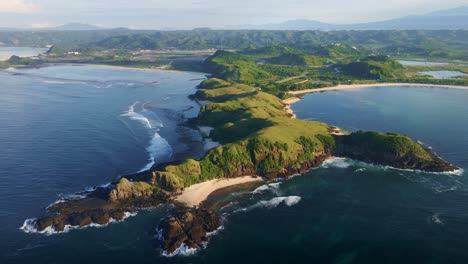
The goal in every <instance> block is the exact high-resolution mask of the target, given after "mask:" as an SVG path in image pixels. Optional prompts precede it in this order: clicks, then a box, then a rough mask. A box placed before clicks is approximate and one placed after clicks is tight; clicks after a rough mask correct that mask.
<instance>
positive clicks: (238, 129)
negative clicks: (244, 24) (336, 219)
mask: <svg viewBox="0 0 468 264" xmlns="http://www.w3.org/2000/svg"><path fill="white" fill-rule="evenodd" d="M287 52H288V54H295V55H278V54H275V55H277V56H275V57H273V59H272V60H273V62H278V63H279V62H281V63H284V62H285V61H291V64H293V65H297V64H303V63H305V64H311V63H312V61H313V60H312V59H311V58H302V57H301V54H298V53H292V51H291V50H287ZM302 59H304V60H302ZM316 61H317V62H320V60H319V59H317V60H316ZM343 63H345V62H344V61H343ZM362 65H363V66H362V70H363V71H364V72H368V73H369V74H372V75H373V76H376V77H378V78H381V77H382V78H384V77H387V75H386V73H385V70H386V69H387V68H389V67H390V68H395V67H396V68H398V67H399V65H398V64H395V63H393V62H391V61H388V60H387V59H385V60H384V59H382V58H369V59H368V60H367V61H363V62H362ZM204 67H205V71H207V72H209V73H211V75H212V78H210V79H208V80H205V81H203V82H202V83H201V84H200V86H199V88H200V89H199V90H198V91H197V92H196V94H195V95H194V96H193V98H194V99H195V100H198V101H199V102H200V104H201V105H202V107H201V110H200V112H199V115H198V117H197V118H196V119H195V120H192V122H191V123H192V125H195V126H199V127H209V128H210V133H209V135H208V136H209V137H210V138H211V139H213V140H215V141H217V142H219V143H220V145H219V146H218V147H215V148H212V149H210V150H208V151H207V153H206V155H205V156H204V157H203V158H202V159H200V160H195V159H187V160H183V161H179V162H172V163H170V164H159V165H157V166H155V167H153V168H152V169H150V170H149V171H145V172H142V173H138V174H134V175H127V176H124V177H122V178H121V179H120V180H118V181H117V182H114V183H113V184H112V185H111V186H109V187H106V188H97V189H96V190H95V191H94V192H92V193H91V194H89V195H88V197H87V198H84V199H81V200H69V201H64V202H62V203H58V204H55V205H53V206H51V207H50V208H48V211H49V213H48V214H47V215H46V216H44V217H42V218H40V219H38V220H36V222H35V224H36V226H37V228H38V230H44V229H46V228H47V227H50V226H52V227H53V228H54V229H55V230H58V231H60V230H63V229H64V227H65V225H79V226H86V225H89V224H91V223H106V222H108V221H109V220H110V219H111V218H113V219H122V218H123V217H124V215H125V212H128V211H134V210H136V209H138V208H143V207H151V206H156V205H159V204H162V203H168V202H172V201H173V198H174V197H175V196H176V195H177V194H179V193H180V191H182V190H183V189H184V188H187V187H189V186H192V185H194V184H197V183H202V182H205V181H208V180H212V179H221V178H234V177H241V176H246V175H258V176H260V177H262V178H264V179H265V180H269V179H274V178H284V177H288V176H291V175H293V174H297V173H303V172H306V171H307V170H309V169H311V168H314V167H317V166H319V165H320V164H321V163H322V162H323V161H324V160H326V159H328V158H331V157H333V156H341V157H350V158H354V159H357V160H361V161H364V162H371V163H377V164H383V165H390V166H393V167H395V168H401V169H417V170H424V171H431V172H441V171H454V170H456V169H457V168H456V167H454V166H452V165H451V164H449V163H447V162H445V161H443V160H442V159H440V158H439V157H437V156H436V155H435V154H433V153H432V152H431V150H429V149H426V148H424V147H422V146H421V145H419V144H418V143H416V142H414V141H413V140H412V139H410V138H409V137H407V136H404V135H399V134H393V133H389V134H383V133H377V132H356V133H336V129H335V128H333V127H331V126H329V125H327V124H325V123H321V122H312V121H305V120H298V119H295V118H292V116H291V114H290V113H288V112H287V111H286V110H285V107H286V105H285V103H284V102H283V101H282V100H281V99H280V98H279V97H278V96H285V95H286V94H285V93H280V90H279V88H278V87H272V86H271V83H274V82H276V81H277V80H278V79H280V77H279V76H278V74H277V73H275V71H274V70H271V68H269V67H270V66H268V67H265V66H262V64H259V63H257V62H256V61H255V59H254V58H252V57H249V56H247V55H243V54H240V53H234V52H228V51H218V52H216V53H215V54H214V55H213V56H211V57H210V58H208V59H207V60H206V62H205V63H204ZM353 68H354V67H353ZM377 68H379V69H382V70H384V72H381V71H378V70H377V71H376V69H377ZM360 72H361V71H360ZM219 225H220V218H219V216H218V215H217V214H216V212H214V211H213V210H212V209H211V208H205V207H204V206H203V205H202V206H200V208H196V209H193V208H185V207H184V206H183V205H178V207H177V210H176V212H175V213H174V214H173V215H171V216H170V217H168V218H166V219H164V220H162V222H161V224H160V228H161V237H162V240H163V248H164V250H167V251H168V252H173V251H174V250H176V249H177V248H178V247H179V246H181V245H182V244H184V245H187V246H189V247H192V248H199V247H202V245H203V243H204V242H205V241H207V240H208V239H209V237H208V236H207V233H208V232H212V231H214V230H216V228H218V227H219Z"/></svg>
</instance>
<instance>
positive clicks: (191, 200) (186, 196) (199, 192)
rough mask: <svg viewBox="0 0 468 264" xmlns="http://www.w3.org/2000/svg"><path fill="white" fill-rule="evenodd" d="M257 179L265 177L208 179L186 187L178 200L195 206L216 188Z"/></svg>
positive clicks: (260, 179)
mask: <svg viewBox="0 0 468 264" xmlns="http://www.w3.org/2000/svg"><path fill="white" fill-rule="evenodd" d="M256 181H263V179H262V178H261V177H258V176H243V177H237V178H229V179H215V180H211V181H206V182H202V183H198V184H194V185H192V186H190V187H187V188H185V189H184V190H183V192H182V194H180V195H179V196H177V198H176V201H178V202H181V203H184V204H186V205H187V206H189V207H194V206H197V205H199V204H200V203H201V202H203V201H204V200H206V198H208V196H209V195H210V194H211V193H213V192H214V191H216V190H219V189H222V188H225V187H229V186H234V185H238V184H242V183H248V182H256Z"/></svg>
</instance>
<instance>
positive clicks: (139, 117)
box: [121, 101, 173, 172]
mask: <svg viewBox="0 0 468 264" xmlns="http://www.w3.org/2000/svg"><path fill="white" fill-rule="evenodd" d="M146 105H147V103H144V104H141V103H140V102H138V101H137V102H135V103H133V104H132V105H130V107H129V109H128V110H127V111H126V112H125V113H123V114H122V115H121V116H124V117H128V118H130V119H131V120H136V121H140V122H141V123H142V124H143V125H145V126H146V127H147V128H148V129H150V130H151V131H152V132H154V134H153V137H152V138H151V140H150V142H149V146H148V147H147V148H146V151H148V154H149V163H148V164H146V165H145V166H144V167H143V168H142V169H141V170H139V171H138V172H142V171H145V170H149V169H150V168H151V167H152V166H153V165H154V164H155V163H156V161H159V160H167V159H168V158H170V157H171V156H172V153H173V150H172V147H171V145H170V144H169V142H167V140H166V139H164V138H163V137H161V136H160V135H159V134H158V132H157V131H158V128H161V127H163V126H164V124H163V123H162V122H161V120H159V118H158V116H157V115H156V114H155V113H153V112H151V111H148V110H146V108H145V106H146ZM137 107H139V108H141V110H139V111H137V110H136V108H137Z"/></svg>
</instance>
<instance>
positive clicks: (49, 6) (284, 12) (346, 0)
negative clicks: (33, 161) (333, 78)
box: [0, 0, 468, 29]
mask: <svg viewBox="0 0 468 264" xmlns="http://www.w3.org/2000/svg"><path fill="white" fill-rule="evenodd" d="M462 5H468V0H327V1H323V0H281V1H280V0H247V1H246V0H237V1H235V0H171V1H167V0H0V27H23V28H25V27H36V28H41V27H48V26H57V25H61V24H64V23H68V22H80V23H89V24H95V25H101V26H105V27H130V28H142V29H163V28H178V29H180V28H181V29H186V28H193V27H207V26H209V27H214V28H219V27H224V26H232V25H243V24H266V23H277V22H282V21H285V20H289V19H310V20H319V21H322V22H328V23H357V22H369V21H379V20H385V19H390V18H396V17H401V16H406V15H412V14H423V13H427V12H431V11H435V10H440V9H447V8H453V7H458V6H462Z"/></svg>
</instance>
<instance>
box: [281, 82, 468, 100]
mask: <svg viewBox="0 0 468 264" xmlns="http://www.w3.org/2000/svg"><path fill="white" fill-rule="evenodd" d="M395 86H412V87H429V88H450V89H463V90H468V86H458V85H444V84H426V83H374V84H349V85H338V86H333V87H325V88H316V89H306V90H299V91H289V94H292V95H301V94H307V93H315V92H324V91H335V90H352V89H363V88H372V87H395ZM290 99H291V98H290Z"/></svg>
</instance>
